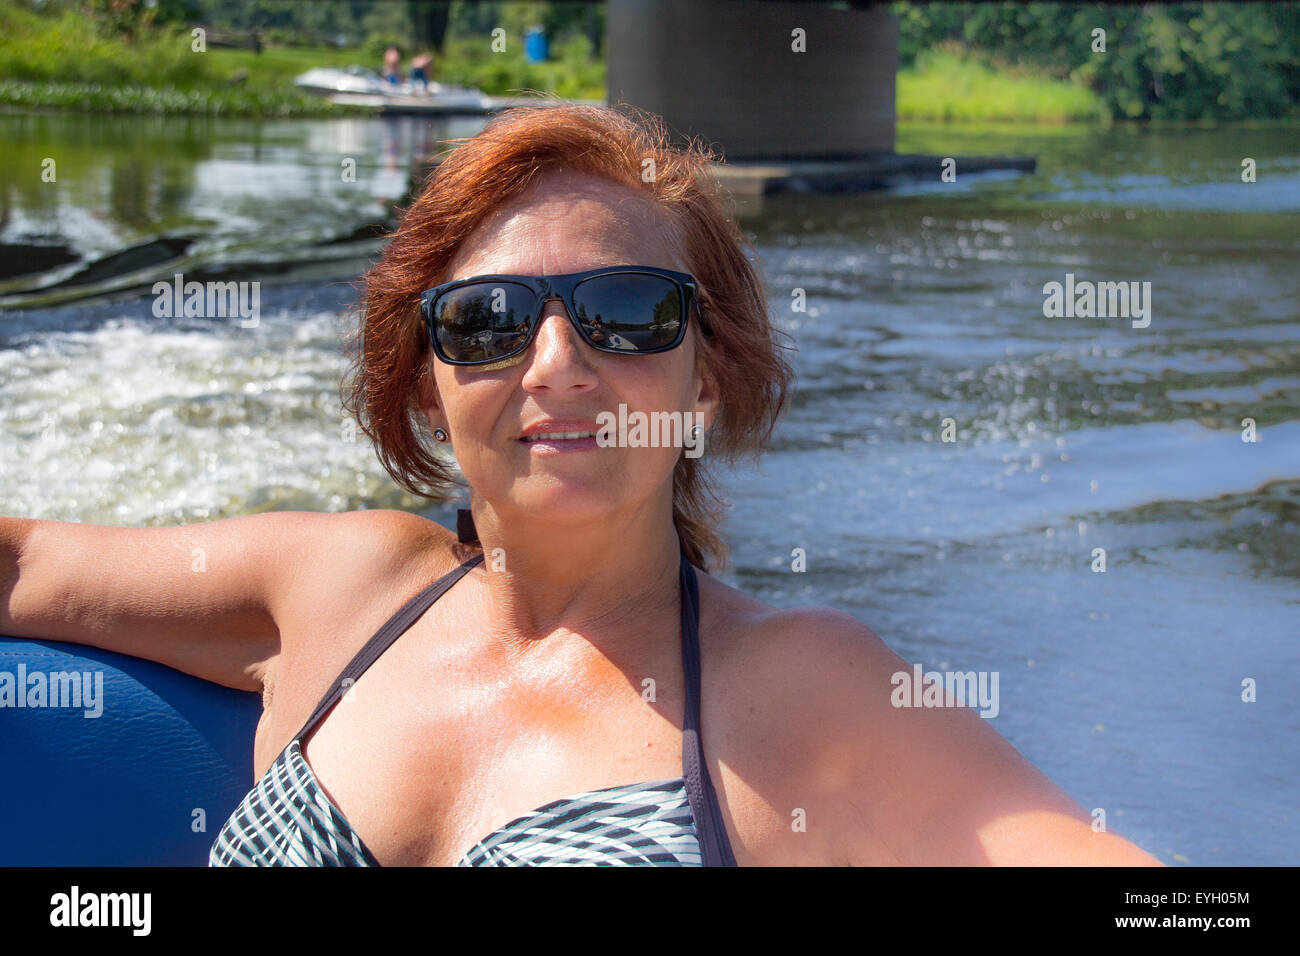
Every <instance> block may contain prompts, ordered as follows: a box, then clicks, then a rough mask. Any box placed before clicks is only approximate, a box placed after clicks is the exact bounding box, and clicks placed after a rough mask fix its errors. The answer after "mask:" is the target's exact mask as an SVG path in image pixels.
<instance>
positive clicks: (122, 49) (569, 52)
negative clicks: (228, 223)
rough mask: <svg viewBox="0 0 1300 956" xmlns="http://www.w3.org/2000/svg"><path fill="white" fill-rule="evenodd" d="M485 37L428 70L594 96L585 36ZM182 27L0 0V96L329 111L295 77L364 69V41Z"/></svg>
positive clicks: (37, 105)
mask: <svg viewBox="0 0 1300 956" xmlns="http://www.w3.org/2000/svg"><path fill="white" fill-rule="evenodd" d="M489 43H490V38H488V37H486V36H485V37H466V38H459V39H455V40H451V41H449V42H448V44H447V50H446V52H445V53H444V54H443V55H442V56H439V57H437V59H436V61H435V64H434V78H435V79H437V80H439V81H440V82H443V83H451V84H456V85H462V86H472V87H478V88H479V89H481V90H483V91H484V92H486V93H492V94H504V93H509V92H511V91H514V90H527V89H538V90H548V91H551V92H554V93H556V94H558V95H559V96H562V97H573V98H581V99H602V98H603V97H604V95H605V64H604V63H603V62H602V61H601V60H593V59H592V58H591V56H590V45H589V43H588V41H587V39H586V37H585V36H581V35H578V36H574V37H571V38H569V39H568V40H565V41H562V42H559V43H556V44H554V45H553V47H552V54H553V59H552V60H551V61H549V62H546V63H529V62H527V61H526V60H525V58H524V55H523V44H522V43H514V44H511V45H510V47H509V48H508V51H507V52H505V53H493V52H492V51H491V49H490V46H489ZM191 44H192V37H191V35H190V32H189V30H188V29H185V28H181V27H170V28H158V29H153V30H150V31H148V32H147V33H146V34H144V35H143V36H141V37H138V38H136V39H134V40H131V39H127V38H110V37H106V36H103V35H102V34H101V33H100V32H99V31H98V30H97V29H96V25H95V23H94V22H93V20H92V19H91V18H89V17H87V16H84V15H81V14H79V13H77V12H76V11H74V10H70V9H65V10H62V11H59V10H54V11H50V12H47V13H46V14H43V15H38V14H36V13H34V12H32V11H31V10H28V9H26V8H24V7H21V6H18V5H16V4H13V3H8V2H5V0H0V77H3V78H4V79H3V80H0V105H4V106H9V107H14V108H34V109H42V108H47V109H83V110H85V109H93V110H105V111H111V112H136V113H206V114H230V115H274V116H284V115H306V114H313V113H316V114H320V113H331V112H335V111H336V108H332V107H331V106H330V104H329V103H327V102H326V101H325V100H324V99H323V98H319V97H314V96H310V95H305V94H302V93H300V92H299V91H298V90H297V88H296V87H295V86H294V79H295V78H296V77H298V76H299V75H301V74H302V73H304V72H306V71H307V70H309V69H311V68H312V67H315V66H336V67H346V66H350V65H352V64H356V63H360V64H363V65H367V66H370V67H372V68H374V67H377V66H378V65H379V60H378V58H377V57H375V56H372V55H371V53H372V52H373V51H370V50H369V49H367V48H361V49H347V50H338V49H335V48H332V47H324V46H321V47H289V46H264V47H263V49H262V51H261V53H254V52H253V51H252V50H241V49H231V48H227V47H208V49H207V50H206V51H204V52H195V51H194V50H193V49H192V46H191Z"/></svg>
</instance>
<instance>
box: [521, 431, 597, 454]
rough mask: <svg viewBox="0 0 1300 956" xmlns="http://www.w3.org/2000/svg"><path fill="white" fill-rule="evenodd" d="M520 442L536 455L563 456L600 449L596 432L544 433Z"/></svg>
mask: <svg viewBox="0 0 1300 956" xmlns="http://www.w3.org/2000/svg"><path fill="white" fill-rule="evenodd" d="M519 440H520V441H522V442H523V443H524V444H525V445H527V446H528V450H529V451H530V452H532V453H533V454H534V455H562V454H565V453H566V452H574V451H590V450H591V449H593V448H599V447H600V446H599V445H598V444H597V443H596V435H595V433H594V432H542V433H539V434H537V435H529V436H528V437H527V438H521V439H519Z"/></svg>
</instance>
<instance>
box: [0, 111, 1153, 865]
mask: <svg viewBox="0 0 1300 956" xmlns="http://www.w3.org/2000/svg"><path fill="white" fill-rule="evenodd" d="M706 159H707V156H706V154H705V153H703V152H702V151H700V150H699V149H698V148H697V147H696V146H695V145H694V144H692V145H691V146H689V147H688V148H686V149H685V150H677V149H674V148H672V147H671V146H670V144H669V141H668V139H667V137H666V135H665V133H664V130H663V126H662V124H661V123H660V122H659V121H657V120H655V119H653V118H647V117H644V116H639V115H637V114H636V113H635V112H634V111H632V110H624V111H619V110H615V109H605V108H595V107H550V108H541V109H516V110H511V111H508V112H507V113H504V114H501V115H499V116H498V117H496V118H495V119H493V120H492V121H491V122H490V123H489V124H488V125H487V127H486V128H485V129H484V130H483V132H482V133H480V134H479V135H477V136H475V137H473V138H472V139H469V140H467V141H465V142H464V144H463V145H461V146H460V147H459V148H457V149H456V150H455V151H453V152H452V153H451V154H450V156H449V157H448V158H446V160H445V161H444V162H443V163H442V165H441V166H440V167H439V168H438V170H437V172H436V174H435V176H434V178H433V179H432V180H431V181H430V183H429V184H428V185H427V187H426V188H425V190H424V191H423V193H422V195H421V196H420V197H419V198H418V200H417V201H416V202H415V203H414V205H413V206H412V207H411V208H410V209H409V210H408V211H407V213H406V214H405V217H404V219H403V222H402V224H401V226H400V228H399V229H398V230H397V232H396V234H395V235H394V237H393V240H392V242H391V244H390V245H389V246H388V248H387V250H386V251H385V253H384V255H383V257H382V258H381V260H380V261H379V263H378V264H377V265H376V266H375V267H374V269H372V270H371V272H370V273H369V274H368V275H367V277H366V292H365V298H364V306H365V307H364V318H363V320H362V322H361V324H360V326H359V328H358V330H357V334H356V337H355V339H354V344H355V347H356V364H355V366H354V370H353V374H352V376H351V377H350V381H349V383H348V385H347V391H346V398H345V401H346V403H347V406H348V408H349V410H350V411H352V412H353V413H355V414H356V416H357V417H358V419H359V421H360V423H361V425H362V427H363V428H364V429H365V431H366V433H367V434H368V435H369V436H370V437H371V439H372V440H373V441H374V442H375V445H376V448H377V450H378V454H379V456H380V458H381V460H382V461H383V463H384V466H385V467H386V468H387V470H388V471H389V473H390V474H391V475H392V476H393V477H394V478H395V480H397V481H398V482H399V483H400V484H402V485H403V486H404V487H406V488H408V489H410V490H412V491H415V492H417V493H421V494H429V495H430V496H433V497H443V498H445V497H447V495H448V494H449V489H450V488H451V486H452V484H453V475H454V473H453V471H452V467H451V465H450V463H449V461H448V460H447V458H446V457H445V456H444V455H443V454H442V453H440V452H438V451H435V450H431V449H436V448H438V447H442V448H445V449H450V450H452V451H453V453H454V456H455V460H456V462H457V464H458V465H459V468H460V470H461V472H462V473H463V475H464V478H465V481H466V483H467V485H468V488H469V497H470V509H469V514H463V515H462V519H464V520H462V522H461V527H460V529H459V532H460V533H459V534H458V535H453V534H452V533H451V532H450V531H447V530H446V529H443V528H442V527H440V526H438V525H436V524H434V523H432V522H429V521H427V520H425V519H423V518H420V517H418V516H415V515H412V514H407V513H404V512H396V511H362V512H355V513H348V514H338V515H327V514H308V513H274V514H261V515H254V516H247V517H240V518H234V519H228V520H224V521H217V522H211V523H208V524H204V525H198V526H193V525H191V526H184V527H177V528H166V529H115V528H102V527H101V528H96V527H86V526H81V525H73V524H60V523H54V522H13V521H10V522H9V523H7V524H5V525H4V526H3V528H4V534H3V535H2V536H0V537H3V538H4V539H5V540H7V541H8V542H9V543H10V550H9V553H11V554H19V553H21V558H22V563H21V574H20V575H19V576H18V581H17V584H16V585H15V586H14V590H13V595H12V599H11V602H10V614H11V617H10V618H9V619H6V618H5V617H4V616H3V614H0V631H8V632H11V633H16V634H23V635H26V634H30V635H32V636H44V637H58V638H60V639H64V640H77V641H84V642H86V643H92V644H97V645H99V646H105V647H111V648H112V649H114V650H119V651H125V652H127V653H132V654H137V655H139V656H144V657H150V658H153V659H155V660H158V661H161V662H162V663H164V664H168V665H170V666H172V667H176V668H179V669H181V670H184V671H187V672H189V673H191V674H196V675H198V676H200V677H205V678H207V679H210V680H214V681H218V682H220V683H223V684H226V685H228V686H232V687H240V688H245V689H249V690H253V689H257V690H260V691H261V692H262V693H263V696H264V700H265V711H264V714H263V717H262V720H261V723H260V724H259V726H258V731H257V738H256V769H257V773H258V775H259V778H260V779H259V781H258V784H257V786H255V787H254V789H253V790H252V791H251V792H250V793H249V795H248V797H247V798H246V799H245V801H244V802H243V804H242V805H241V806H240V807H239V808H237V809H236V810H235V812H234V813H233V814H231V817H230V819H229V820H228V821H227V822H226V825H225V826H224V827H223V828H222V831H221V833H220V834H219V835H218V837H217V839H216V840H215V841H214V844H213V848H212V854H211V862H212V863H213V864H214V865H250V864H253V865H256V864H278V863H294V864H326V865H335V864H337V865H380V864H382V865H395V864H434V865H448V864H457V863H459V864H463V865H481V864H497V865H505V864H538V863H542V864H580V863H614V864H621V863H663V864H705V865H713V864H732V863H738V864H741V865H752V864H885V863H892V864H985V863H995V864H1060V863H1083V864H1148V863H1155V862H1157V861H1155V860H1153V859H1152V858H1151V857H1149V856H1148V855H1147V854H1145V853H1143V852H1142V851H1141V850H1139V849H1138V848H1137V847H1135V846H1133V845H1131V844H1129V843H1128V842H1126V841H1124V840H1122V839H1120V838H1119V837H1117V836H1114V835H1111V834H1106V833H1098V832H1094V831H1093V829H1092V827H1091V826H1090V817H1089V816H1088V814H1087V813H1086V812H1084V810H1083V809H1082V808H1080V807H1079V806H1078V805H1077V804H1075V803H1074V802H1073V801H1072V800H1070V799H1069V798H1068V797H1067V796H1066V795H1065V794H1064V793H1063V792H1062V791H1061V790H1059V789H1058V788H1057V787H1055V786H1054V785H1053V784H1052V783H1051V782H1050V781H1048V780H1047V779H1046V778H1045V777H1044V776H1043V775H1042V774H1041V773H1039V772H1038V771H1037V770H1035V769H1034V768H1033V767H1032V766H1030V765H1029V764H1028V763H1027V762H1026V761H1025V760H1024V759H1023V758H1022V757H1021V756H1020V755H1019V754H1018V753H1017V752H1016V750H1015V749H1014V748H1012V747H1011V746H1010V745H1009V744H1008V743H1007V742H1006V741H1005V740H1004V739H1003V738H1002V737H1001V736H1000V735H999V734H998V733H997V732H996V731H994V730H993V729H992V728H991V727H990V726H989V724H988V723H987V722H985V721H984V720H982V719H981V718H980V717H978V716H977V715H976V714H974V713H973V712H972V711H970V710H968V709H966V708H964V707H941V708H907V707H895V706H893V703H892V698H893V696H894V695H893V693H892V692H893V691H894V683H893V681H892V680H891V676H892V675H895V674H898V673H900V672H902V673H908V672H910V668H909V667H908V665H907V664H905V662H904V661H903V660H902V659H900V658H899V657H898V656H897V655H895V654H894V653H893V652H891V651H890V650H889V649H888V648H887V647H886V646H885V645H884V644H883V643H882V642H881V641H880V639H879V638H878V637H876V635H875V634H874V633H872V631H871V630H870V629H868V628H867V627H865V626H864V625H863V624H861V623H860V622H859V621H857V620H856V619H855V618H853V617H851V616H850V615H847V614H844V613H840V612H837V611H834V610H830V609H828V608H795V609H778V608H774V607H770V606H768V605H765V604H763V603H762V602H760V601H757V600H755V599H753V598H751V597H749V596H747V595H745V594H742V593H741V592H739V591H737V590H735V589H733V588H731V587H728V586H727V585H725V584H723V583H722V582H720V581H718V580H716V579H715V578H713V577H711V576H710V575H709V574H707V573H706V571H707V569H708V568H710V567H713V568H717V567H719V566H721V563H722V561H723V560H724V559H725V548H724V546H723V544H722V542H721V540H720V538H719V537H718V534H717V531H716V527H717V524H718V521H719V517H720V506H719V501H718V499H717V498H716V496H715V493H714V490H713V487H712V485H711V482H710V477H709V474H708V467H709V466H708V463H709V462H710V461H711V460H712V459H714V458H723V459H728V460H733V459H735V458H737V457H738V456H741V455H745V454H748V453H751V452H754V451H755V450H757V449H758V448H760V447H761V445H762V444H763V442H764V441H765V440H766V439H767V437H768V436H769V435H770V433H771V430H772V428H773V425H774V423H775V421H776V420H777V417H778V415H779V413H780V411H781V409H782V406H783V404H784V402H785V399H786V395H787V391H788V387H789V385H790V383H791V372H790V368H789V366H788V365H787V364H786V361H785V360H784V358H783V357H782V355H781V354H780V346H779V345H778V343H777V342H775V341H774V339H775V334H774V330H773V329H772V327H771V326H770V324H769V322H768V319H767V314H766V306H765V298H764V295H763V291H762V288H761V285H760V282H759V279H758V277H757V275H756V273H755V271H754V269H753V267H752V266H751V264H750V262H749V261H748V260H747V258H746V256H745V253H744V241H743V239H742V237H741V235H740V233H739V230H738V229H737V227H736V226H735V224H734V223H732V222H731V221H730V220H729V219H728V218H727V217H726V216H725V215H724V214H723V212H722V211H721V206H720V203H719V200H718V197H717V195H716V193H715V191H714V186H713V185H712V179H711V177H710V175H709V174H708V172H707V170H706V168H705V167H706ZM638 413H639V414H640V415H642V416H644V417H646V418H651V419H653V418H654V416H656V415H658V416H660V417H659V419H658V420H659V421H661V422H665V421H672V422H673V423H674V424H675V425H676V426H679V427H675V428H674V429H665V431H664V434H665V435H668V436H669V437H670V438H671V440H669V441H663V442H646V441H644V440H642V441H636V440H635V439H634V436H633V434H632V429H631V428H628V429H627V430H625V426H624V425H623V424H622V423H623V422H632V421H634V420H636V418H637V415H638ZM619 414H622V415H623V416H624V417H622V418H620V417H619ZM611 419H612V420H614V421H615V422H617V423H618V424H617V425H616V426H615V427H610V421H611ZM643 437H644V436H643ZM429 438H432V439H433V440H432V441H430V440H429ZM699 440H703V442H704V446H703V447H704V449H705V453H704V454H703V455H702V456H700V455H694V456H692V455H689V454H687V451H689V450H690V448H691V447H696V446H695V445H693V444H691V443H693V442H698V441H699ZM470 519H472V520H470ZM779 519H780V516H774V520H779ZM196 549H202V551H203V553H204V555H205V562H206V568H207V570H206V571H205V572H204V574H203V575H202V576H201V577H200V576H197V575H195V574H194V573H192V572H191V570H190V568H191V555H192V554H193V553H195V551H196ZM79 554H91V555H95V565H94V570H95V572H96V573H94V574H91V573H90V569H91V565H90V564H89V563H84V562H86V561H87V560H88V559H82V558H79V557H78V555H79ZM2 569H3V566H2V565H0V570H2ZM2 606H3V605H0V607H2ZM372 635H373V636H372Z"/></svg>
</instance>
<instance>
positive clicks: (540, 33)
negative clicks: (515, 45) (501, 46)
mask: <svg viewBox="0 0 1300 956" xmlns="http://www.w3.org/2000/svg"><path fill="white" fill-rule="evenodd" d="M524 57H525V58H526V59H527V60H528V62H529V63H544V62H545V61H546V60H549V59H550V58H551V45H550V44H549V43H548V42H547V41H546V31H545V30H543V29H542V28H541V27H533V28H532V29H531V30H529V31H528V32H527V33H525V34H524Z"/></svg>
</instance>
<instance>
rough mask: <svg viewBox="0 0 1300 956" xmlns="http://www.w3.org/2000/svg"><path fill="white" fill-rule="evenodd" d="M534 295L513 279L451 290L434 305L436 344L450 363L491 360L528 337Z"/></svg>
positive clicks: (508, 352) (512, 350) (517, 347)
mask: <svg viewBox="0 0 1300 956" xmlns="http://www.w3.org/2000/svg"><path fill="white" fill-rule="evenodd" d="M536 301H537V299H536V296H534V295H533V291H532V289H529V288H528V287H527V286H523V285H519V284H518V283H516V282H478V283H475V284H473V285H466V286H461V287H460V288H458V289H452V290H451V291H450V292H445V293H443V294H442V295H441V296H439V297H438V301H437V302H435V303H434V306H433V327H434V334H435V335H437V337H438V346H439V348H441V349H442V351H443V352H444V353H445V354H446V356H447V357H448V358H449V359H451V360H452V361H453V362H490V361H493V360H494V359H499V358H502V357H503V356H506V355H509V354H510V353H511V352H514V351H515V350H517V349H519V348H520V347H522V346H523V344H524V342H525V341H527V339H528V326H529V325H530V323H531V322H532V318H533V307H534V305H535V304H536Z"/></svg>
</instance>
